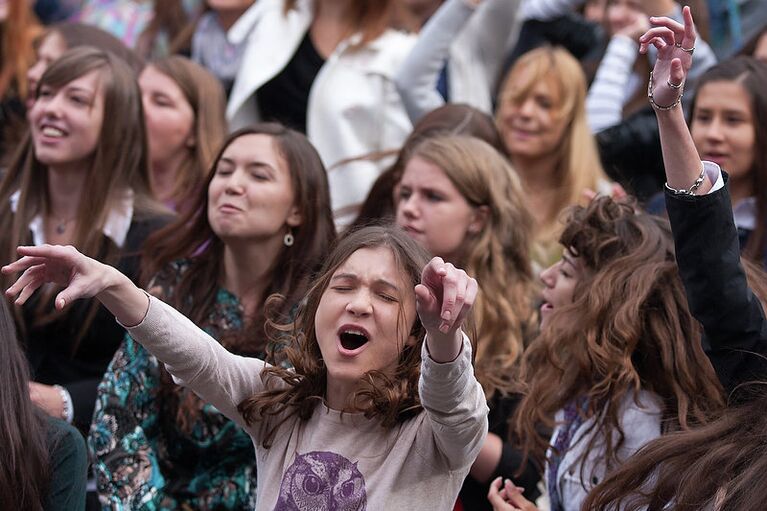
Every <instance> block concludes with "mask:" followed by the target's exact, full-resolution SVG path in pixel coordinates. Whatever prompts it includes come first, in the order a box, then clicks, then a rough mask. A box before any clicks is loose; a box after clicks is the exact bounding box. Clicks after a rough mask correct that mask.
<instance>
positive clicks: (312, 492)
mask: <svg viewBox="0 0 767 511" xmlns="http://www.w3.org/2000/svg"><path fill="white" fill-rule="evenodd" d="M365 509H367V494H366V493H365V478H364V477H363V476H362V473H361V472H360V471H359V470H358V469H357V464H356V463H352V462H351V461H349V460H348V459H346V458H344V457H343V456H340V455H338V454H336V453H334V452H325V451H312V452H308V453H306V454H297V455H296V459H295V460H293V463H292V464H291V465H290V467H288V469H287V470H286V471H285V475H284V476H282V484H281V485H280V496H279V498H278V499H277V505H276V506H274V511H309V510H311V511H364V510H365Z"/></svg>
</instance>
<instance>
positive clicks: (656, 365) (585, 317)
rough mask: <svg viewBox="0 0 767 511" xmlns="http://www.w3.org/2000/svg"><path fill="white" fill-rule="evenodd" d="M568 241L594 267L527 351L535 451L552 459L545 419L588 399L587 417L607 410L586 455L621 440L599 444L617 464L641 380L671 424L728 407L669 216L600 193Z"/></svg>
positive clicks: (525, 424) (525, 426) (523, 407)
mask: <svg viewBox="0 0 767 511" xmlns="http://www.w3.org/2000/svg"><path fill="white" fill-rule="evenodd" d="M560 242H561V244H562V246H563V247H565V248H566V249H568V250H569V251H570V252H571V253H572V255H574V256H577V257H578V258H579V259H580V261H581V263H582V265H583V267H584V271H583V276H582V277H581V278H580V279H579V280H578V283H577V284H576V287H575V290H574V293H573V302H572V304H569V305H565V306H562V307H561V308H560V309H559V310H557V312H556V314H554V315H552V316H551V318H550V319H549V321H548V322H547V323H546V325H544V328H543V329H542V331H541V333H540V335H539V337H538V338H537V339H536V340H535V341H533V343H532V344H531V345H530V347H529V348H528V350H527V352H526V353H525V355H524V357H523V360H522V367H521V372H522V378H521V380H522V381H524V382H526V383H525V385H524V397H523V400H522V402H521V404H520V406H519V409H518V411H517V414H516V416H515V420H514V427H515V430H516V434H517V435H519V438H522V439H523V441H522V443H523V444H524V447H525V451H526V452H527V453H528V454H532V455H533V456H534V457H535V458H536V459H537V460H539V461H542V460H543V458H544V453H545V450H546V449H547V448H548V447H549V442H548V440H546V439H543V438H541V437H540V435H538V431H540V429H539V428H540V426H541V425H547V426H552V425H553V421H552V417H553V416H554V413H555V412H556V411H557V410H560V409H562V408H564V407H565V406H566V404H567V403H570V402H573V401H574V400H576V399H578V398H587V399H588V409H587V410H586V411H585V413H586V415H587V417H594V416H598V417H600V419H599V420H598V421H597V422H596V425H595V426H594V428H593V429H594V435H593V436H592V438H591V440H590V441H589V445H588V446H587V448H586V449H585V450H584V455H585V454H588V453H589V451H592V450H593V449H595V448H597V447H596V446H595V445H594V444H595V442H597V441H598V439H599V438H607V439H614V440H613V441H611V442H607V445H606V446H598V447H599V448H600V449H602V448H604V450H605V453H606V456H605V464H606V465H607V466H608V467H610V466H614V465H615V464H616V461H617V457H616V455H617V452H618V449H619V448H620V447H621V446H622V445H623V440H624V432H623V430H622V429H621V425H620V407H621V404H622V402H623V401H625V400H626V399H631V396H632V395H634V393H636V392H638V391H639V390H640V389H641V390H645V391H650V392H652V393H654V394H655V395H657V396H658V397H659V398H660V403H659V405H660V407H661V410H662V421H663V425H664V428H665V429H666V430H669V431H674V430H679V429H688V428H691V427H693V426H697V425H700V424H706V423H708V422H709V421H710V420H711V419H712V418H713V417H714V416H716V415H717V414H718V413H719V412H721V410H722V408H723V407H724V397H723V392H722V388H721V386H720V384H719V381H718V379H717V377H716V374H715V373H714V369H713V368H712V366H711V363H710V362H709V360H708V358H707V357H706V355H705V353H704V352H703V348H702V346H701V332H700V327H699V326H698V323H697V321H696V320H695V318H693V317H692V315H691V313H690V311H689V309H688V305H687V298H686V295H685V291H684V288H683V287H682V281H681V279H680V277H679V273H678V269H677V266H676V262H675V258H674V248H673V242H672V239H671V231H670V228H669V225H668V222H667V221H665V220H662V219H660V218H657V217H653V216H650V215H647V214H643V213H636V212H635V211H634V208H633V206H632V205H630V204H625V203H619V202H615V201H613V200H612V199H611V198H609V197H599V198H597V199H595V200H593V201H592V202H591V203H590V204H589V205H588V206H587V207H574V208H572V209H571V210H570V213H569V217H568V220H567V222H566V225H565V229H564V232H563V233H562V236H561V238H560ZM578 461H579V463H582V462H583V461H584V460H578ZM581 466H582V465H581ZM587 477H589V478H590V477H591V475H590V474H587Z"/></svg>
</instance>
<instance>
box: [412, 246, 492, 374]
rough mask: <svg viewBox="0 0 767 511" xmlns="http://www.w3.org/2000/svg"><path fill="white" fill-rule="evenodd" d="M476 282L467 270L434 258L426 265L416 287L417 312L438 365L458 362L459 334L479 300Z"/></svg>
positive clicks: (460, 339)
mask: <svg viewBox="0 0 767 511" xmlns="http://www.w3.org/2000/svg"><path fill="white" fill-rule="evenodd" d="M477 290H478V287H477V281H476V280H474V279H473V278H471V277H469V276H468V275H467V274H466V272H465V271H463V270H461V269H458V268H456V267H455V266H453V265H452V264H450V263H446V262H445V261H443V260H442V259H441V258H439V257H435V258H434V259H432V260H431V261H429V264H427V265H426V266H424V269H423V272H421V283H420V284H418V285H417V286H416V287H415V297H416V310H417V311H418V315H419V316H420V318H421V323H422V324H423V326H424V328H426V333H427V335H428V337H427V339H428V341H427V342H428V343H429V344H428V348H429V353H430V355H431V358H432V359H434V360H435V361H436V362H449V361H451V360H455V358H456V357H457V356H458V354H459V353H460V351H461V344H462V338H461V334H460V332H459V330H460V328H461V325H462V324H463V321H464V320H465V319H466V316H467V315H468V314H469V311H470V310H471V307H472V305H474V300H475V299H476V298H477Z"/></svg>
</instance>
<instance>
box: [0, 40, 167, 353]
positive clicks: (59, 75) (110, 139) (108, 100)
mask: <svg viewBox="0 0 767 511" xmlns="http://www.w3.org/2000/svg"><path fill="white" fill-rule="evenodd" d="M91 71H98V72H99V74H100V77H101V81H100V84H101V86H100V87H101V90H102V91H103V95H104V112H105V115H104V119H103V122H102V125H101V130H100V132H99V138H98V142H97V145H96V148H95V150H94V152H93V154H92V155H91V159H90V164H89V165H88V167H87V168H85V169H82V171H83V172H84V173H86V175H87V179H86V180H85V182H84V183H85V184H84V189H83V190H82V194H81V197H82V198H83V200H81V201H80V204H78V209H77V216H76V218H75V220H76V232H75V233H74V240H75V241H74V245H75V246H76V247H77V248H78V250H80V251H81V252H82V253H83V254H86V255H88V256H90V257H93V258H95V259H98V260H100V261H102V262H105V263H107V264H114V263H115V262H116V260H117V259H118V258H119V256H120V250H119V248H118V247H117V246H116V245H115V244H114V243H113V242H112V241H111V240H110V239H109V238H107V237H106V236H104V233H103V231H102V226H103V225H104V223H105V222H106V219H107V216H108V214H109V211H110V210H111V207H112V204H113V203H114V201H115V200H116V199H117V198H119V197H121V196H122V195H123V194H125V193H126V192H127V190H129V189H130V190H132V191H133V194H134V218H137V217H141V216H142V215H145V214H147V213H151V214H157V213H158V212H161V211H162V209H161V207H160V206H159V205H158V204H157V203H156V202H154V201H153V200H152V199H151V195H150V193H149V178H148V176H149V160H148V150H147V140H146V132H145V130H144V117H143V109H142V107H141V93H140V91H139V88H138V83H137V82H136V77H135V75H134V73H133V71H132V70H131V69H130V68H129V67H128V65H127V64H126V63H125V62H124V61H123V60H122V59H120V58H118V57H116V56H114V55H113V54H111V53H108V52H105V51H102V50H98V49H95V48H90V47H79V48H75V49H72V50H68V51H67V52H66V53H65V54H64V55H63V56H62V57H61V58H60V59H58V60H57V61H56V62H54V63H53V64H52V65H51V66H50V67H49V68H48V69H47V70H46V71H45V73H44V74H43V76H42V78H41V80H40V86H49V87H52V88H54V89H56V88H59V87H62V86H64V85H66V84H67V83H69V82H71V81H72V80H74V79H76V78H79V77H81V76H83V75H85V74H86V73H89V72H91ZM39 88H40V87H38V90H39ZM118 127H119V129H118ZM16 191H19V192H20V195H19V199H18V203H17V207H16V212H15V213H14V212H12V211H11V208H10V207H3V208H0V232H3V233H4V236H2V237H0V260H3V261H5V262H9V261H13V260H15V259H16V247H17V246H18V245H27V244H30V243H31V239H30V235H29V224H30V222H31V220H32V219H33V218H34V217H35V216H36V215H38V214H43V215H44V214H45V213H46V212H47V208H48V204H49V199H48V168H47V166H45V165H44V164H42V163H41V162H40V161H39V160H38V159H37V157H36V156H35V149H34V144H33V142H32V139H31V137H30V136H27V139H26V142H25V144H24V146H23V147H22V148H21V151H20V152H19V153H18V154H17V156H16V158H15V159H14V161H13V162H12V163H11V165H10V166H9V168H8V170H7V172H6V174H5V176H4V178H3V181H2V183H0V204H3V205H7V204H9V202H10V197H11V195H12V194H14V193H15V192H16ZM13 278H14V277H13V276H4V278H3V279H0V283H2V284H3V286H4V287H8V285H9V284H10V282H12V280H10V279H13ZM50 300H52V296H49V297H48V299H44V300H40V304H39V311H40V314H39V315H38V318H37V321H38V323H40V324H45V323H47V322H48V321H51V320H53V319H55V318H58V317H60V315H61V314H67V313H68V312H66V311H64V312H59V311H55V309H54V307H52V305H51V304H50ZM98 307H99V305H98V303H97V301H96V300H93V305H92V307H91V309H90V310H89V313H88V315H87V319H86V320H85V321H84V322H83V323H82V325H81V330H80V332H79V333H78V338H80V339H81V338H82V335H84V334H85V332H87V330H88V328H89V327H90V324H91V323H92V321H93V317H94V315H95V313H96V310H97V309H98ZM49 311H53V312H50V313H49ZM76 344H77V343H76Z"/></svg>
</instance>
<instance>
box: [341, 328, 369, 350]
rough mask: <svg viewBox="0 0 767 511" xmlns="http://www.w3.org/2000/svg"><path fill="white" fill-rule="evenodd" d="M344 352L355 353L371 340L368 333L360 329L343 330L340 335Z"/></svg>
mask: <svg viewBox="0 0 767 511" xmlns="http://www.w3.org/2000/svg"><path fill="white" fill-rule="evenodd" d="M338 338H339V340H340V341H341V348H342V350H343V351H344V352H348V353H355V352H357V351H358V350H359V349H360V348H362V347H363V346H365V345H366V344H367V343H368V341H369V340H370V336H369V335H368V333H367V332H365V331H364V330H362V329H359V328H342V329H341V331H340V332H339V334H338Z"/></svg>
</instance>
